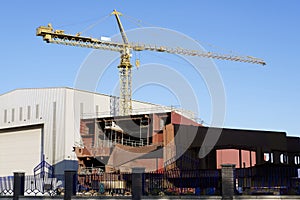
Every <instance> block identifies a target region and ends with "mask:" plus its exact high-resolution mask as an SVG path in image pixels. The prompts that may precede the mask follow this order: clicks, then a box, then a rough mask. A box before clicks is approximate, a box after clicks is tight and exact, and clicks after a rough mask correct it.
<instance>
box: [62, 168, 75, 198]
mask: <svg viewBox="0 0 300 200" xmlns="http://www.w3.org/2000/svg"><path fill="white" fill-rule="evenodd" d="M76 186H77V173H76V171H73V170H70V171H69V170H68V171H65V194H64V200H71V198H72V196H74V195H76Z"/></svg>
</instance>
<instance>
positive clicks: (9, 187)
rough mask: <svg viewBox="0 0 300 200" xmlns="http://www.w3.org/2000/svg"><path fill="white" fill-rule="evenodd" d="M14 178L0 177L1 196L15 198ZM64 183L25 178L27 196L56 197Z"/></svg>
mask: <svg viewBox="0 0 300 200" xmlns="http://www.w3.org/2000/svg"><path fill="white" fill-rule="evenodd" d="M13 185H14V177H13V176H8V177H0V195H1V196H13V194H14V191H13ZM62 187H63V182H62V181H61V180H58V179H57V178H48V177H44V178H40V177H35V176H25V180H24V195H25V196H54V195H57V194H59V193H60V189H62Z"/></svg>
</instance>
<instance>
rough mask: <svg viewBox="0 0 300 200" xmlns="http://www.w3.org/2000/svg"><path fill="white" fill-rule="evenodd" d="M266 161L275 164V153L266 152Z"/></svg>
mask: <svg viewBox="0 0 300 200" xmlns="http://www.w3.org/2000/svg"><path fill="white" fill-rule="evenodd" d="M264 161H266V162H270V163H273V153H269V152H265V153H264Z"/></svg>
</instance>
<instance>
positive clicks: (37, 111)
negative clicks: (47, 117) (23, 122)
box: [35, 104, 40, 119]
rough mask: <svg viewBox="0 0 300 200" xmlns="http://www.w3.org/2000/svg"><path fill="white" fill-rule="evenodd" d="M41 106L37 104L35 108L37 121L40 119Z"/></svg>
mask: <svg viewBox="0 0 300 200" xmlns="http://www.w3.org/2000/svg"><path fill="white" fill-rule="evenodd" d="M39 108H40V107H39V104H37V105H36V106H35V118H36V119H38V118H39Z"/></svg>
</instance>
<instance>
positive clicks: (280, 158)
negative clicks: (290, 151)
mask: <svg viewBox="0 0 300 200" xmlns="http://www.w3.org/2000/svg"><path fill="white" fill-rule="evenodd" d="M279 160H280V163H288V162H287V160H288V157H287V155H286V154H283V153H282V154H280V156H279Z"/></svg>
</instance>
